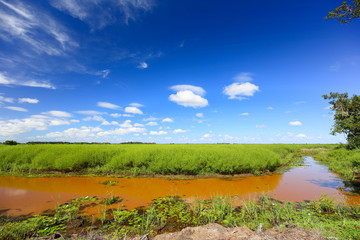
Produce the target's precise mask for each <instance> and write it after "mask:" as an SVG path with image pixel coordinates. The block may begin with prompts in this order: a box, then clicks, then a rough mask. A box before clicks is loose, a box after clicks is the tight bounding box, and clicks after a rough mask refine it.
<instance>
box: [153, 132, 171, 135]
mask: <svg viewBox="0 0 360 240" xmlns="http://www.w3.org/2000/svg"><path fill="white" fill-rule="evenodd" d="M165 134H167V132H165V131H158V132H157V131H150V135H165Z"/></svg>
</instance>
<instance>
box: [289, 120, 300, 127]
mask: <svg viewBox="0 0 360 240" xmlns="http://www.w3.org/2000/svg"><path fill="white" fill-rule="evenodd" d="M289 125H290V126H301V125H302V123H301V122H300V121H294V122H289Z"/></svg>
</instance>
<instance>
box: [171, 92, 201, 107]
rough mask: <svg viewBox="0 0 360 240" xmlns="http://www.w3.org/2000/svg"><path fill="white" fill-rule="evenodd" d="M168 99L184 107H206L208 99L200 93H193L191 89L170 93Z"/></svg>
mask: <svg viewBox="0 0 360 240" xmlns="http://www.w3.org/2000/svg"><path fill="white" fill-rule="evenodd" d="M169 100H170V101H172V102H176V103H177V104H179V105H181V106H184V107H193V108H198V107H206V106H207V105H208V100H206V99H205V98H203V97H201V96H200V95H196V94H194V93H193V92H192V91H189V90H185V91H179V92H177V93H176V94H171V95H170V96H169Z"/></svg>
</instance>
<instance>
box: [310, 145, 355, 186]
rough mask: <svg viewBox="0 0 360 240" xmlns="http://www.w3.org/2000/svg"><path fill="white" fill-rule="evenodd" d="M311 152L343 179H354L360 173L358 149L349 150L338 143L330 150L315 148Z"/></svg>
mask: <svg viewBox="0 0 360 240" xmlns="http://www.w3.org/2000/svg"><path fill="white" fill-rule="evenodd" d="M312 154H313V156H314V158H315V159H316V160H318V161H320V162H321V163H323V164H325V165H327V166H328V167H329V169H330V170H331V171H333V172H335V173H337V174H339V175H340V176H341V177H342V178H344V179H345V180H355V178H356V177H357V176H358V174H360V149H353V150H349V149H348V148H347V147H346V146H344V145H338V146H337V147H336V148H334V149H333V150H331V151H322V150H315V151H313V152H312Z"/></svg>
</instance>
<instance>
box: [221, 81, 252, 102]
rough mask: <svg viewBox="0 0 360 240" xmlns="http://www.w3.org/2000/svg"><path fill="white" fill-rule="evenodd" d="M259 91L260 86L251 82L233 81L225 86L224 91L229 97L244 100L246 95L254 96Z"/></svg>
mask: <svg viewBox="0 0 360 240" xmlns="http://www.w3.org/2000/svg"><path fill="white" fill-rule="evenodd" d="M257 91H259V87H258V86H256V85H254V84H252V83H249V82H245V83H233V84H230V85H229V86H226V87H225V88H224V91H223V93H224V94H226V95H228V96H229V99H238V100H242V99H245V97H250V96H253V95H254V93H255V92H257Z"/></svg>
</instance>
